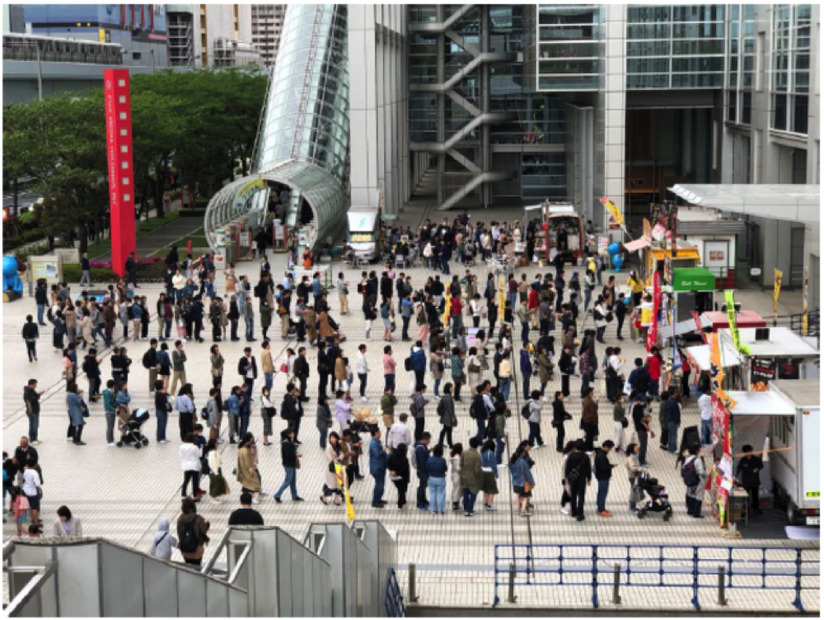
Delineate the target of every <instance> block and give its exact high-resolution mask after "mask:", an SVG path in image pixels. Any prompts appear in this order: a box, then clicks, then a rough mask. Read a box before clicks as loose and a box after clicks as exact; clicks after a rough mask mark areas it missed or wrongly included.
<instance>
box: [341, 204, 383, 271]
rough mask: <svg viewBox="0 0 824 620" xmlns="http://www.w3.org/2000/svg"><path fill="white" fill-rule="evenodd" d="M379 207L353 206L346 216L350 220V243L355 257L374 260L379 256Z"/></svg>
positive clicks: (369, 260) (348, 240)
mask: <svg viewBox="0 0 824 620" xmlns="http://www.w3.org/2000/svg"><path fill="white" fill-rule="evenodd" d="M378 214H379V209H378V207H352V208H351V209H349V211H348V212H347V214H346V216H347V218H348V220H349V237H348V239H347V242H348V245H349V246H350V247H351V248H352V250H354V252H355V258H356V259H359V260H365V261H368V262H370V263H371V262H374V261H375V260H376V259H377V258H378V251H377V248H378Z"/></svg>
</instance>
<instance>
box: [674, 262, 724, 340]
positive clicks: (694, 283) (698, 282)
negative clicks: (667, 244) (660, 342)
mask: <svg viewBox="0 0 824 620" xmlns="http://www.w3.org/2000/svg"><path fill="white" fill-rule="evenodd" d="M668 289H669V291H668ZM663 290H664V291H665V292H672V296H673V304H674V310H673V321H674V322H675V332H674V333H675V335H676V336H680V335H681V334H686V333H688V332H691V331H695V330H696V329H697V326H696V323H695V319H694V318H693V316H692V313H693V312H698V313H701V312H705V311H708V310H712V308H713V304H714V301H715V300H714V293H715V275H713V273H712V272H710V271H709V270H707V269H704V268H702V267H678V268H676V269H673V271H672V285H671V286H669V287H663Z"/></svg>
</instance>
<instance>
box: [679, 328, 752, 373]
mask: <svg viewBox="0 0 824 620" xmlns="http://www.w3.org/2000/svg"><path fill="white" fill-rule="evenodd" d="M693 325H695V321H693ZM721 347H722V348H721V365H722V366H723V367H724V368H732V367H733V366H738V365H739V364H740V363H741V357H740V356H739V355H738V352H737V351H736V350H735V349H734V348H733V346H732V344H730V343H727V342H724V343H723V344H722V345H721ZM684 352H685V353H686V354H687V355H688V356H689V357H690V358H692V360H693V361H694V362H695V364H696V365H697V366H698V368H699V369H700V370H709V369H710V348H709V346H708V345H706V344H700V345H698V346H695V347H687V348H686V349H685V350H684Z"/></svg>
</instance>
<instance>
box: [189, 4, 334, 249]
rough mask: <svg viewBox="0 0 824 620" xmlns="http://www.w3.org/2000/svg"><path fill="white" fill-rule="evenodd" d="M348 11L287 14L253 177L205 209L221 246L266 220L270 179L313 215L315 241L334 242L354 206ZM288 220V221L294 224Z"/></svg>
mask: <svg viewBox="0 0 824 620" xmlns="http://www.w3.org/2000/svg"><path fill="white" fill-rule="evenodd" d="M346 17H347V13H346V6H345V5H334V4H325V5H322V4H303V5H301V4H293V5H290V6H289V8H288V10H287V11H286V19H285V20H284V24H283V34H282V37H281V43H280V49H279V51H278V58H277V62H276V63H275V67H274V69H273V71H272V74H271V75H270V78H269V89H268V93H267V97H266V109H265V112H264V114H263V117H262V120H261V124H260V128H259V134H258V140H257V147H256V151H255V153H256V155H255V162H254V167H253V170H254V173H253V174H251V175H249V176H247V177H244V178H241V179H238V180H236V181H233V182H231V183H229V184H228V185H226V186H225V187H223V188H222V189H221V190H220V191H219V192H218V193H217V194H215V196H214V197H213V198H212V200H211V201H210V202H209V206H208V207H207V209H206V217H205V221H204V230H205V232H206V239H207V240H208V241H209V245H210V246H211V247H212V248H214V247H216V241H217V236H218V233H219V231H220V229H222V228H223V227H224V226H226V225H227V224H229V223H231V222H232V221H234V220H237V219H239V218H249V221H250V224H251V226H252V228H255V227H259V226H260V225H261V223H262V222H263V218H264V215H265V213H266V205H267V201H268V188H267V184H266V182H267V181H274V182H277V183H281V184H284V185H287V186H289V188H290V189H291V190H292V203H293V204H292V208H293V209H297V204H298V202H299V198H302V199H303V200H305V201H306V202H307V203H308V204H309V207H310V208H311V210H312V214H313V216H314V222H313V224H314V226H315V229H316V235H315V239H314V243H326V242H330V243H331V242H334V241H335V239H336V238H337V236H338V235H339V231H340V230H342V229H343V228H345V220H346V210H347V209H348V207H349V204H348V203H349V187H348V183H347V181H346V179H347V178H348V166H349V162H348V152H349V75H348V68H347V67H348V58H347V24H346ZM295 217H296V214H293V219H292V221H289V218H287V223H288V224H290V225H295V224H296V222H295V221H294V218H295Z"/></svg>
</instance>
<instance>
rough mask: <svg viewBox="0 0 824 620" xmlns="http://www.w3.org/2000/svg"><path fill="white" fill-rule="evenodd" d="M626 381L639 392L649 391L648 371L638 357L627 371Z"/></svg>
mask: <svg viewBox="0 0 824 620" xmlns="http://www.w3.org/2000/svg"><path fill="white" fill-rule="evenodd" d="M627 381H629V385H630V387H631V388H632V389H633V390H634V391H636V392H638V393H639V394H646V393H647V392H648V391H649V384H650V376H649V371H648V370H647V369H646V368H645V367H644V360H642V359H641V358H640V357H636V358H635V368H634V369H633V371H632V372H631V373H629V377H628V378H627Z"/></svg>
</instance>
